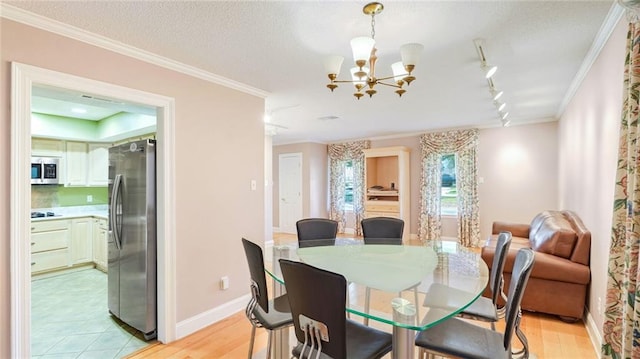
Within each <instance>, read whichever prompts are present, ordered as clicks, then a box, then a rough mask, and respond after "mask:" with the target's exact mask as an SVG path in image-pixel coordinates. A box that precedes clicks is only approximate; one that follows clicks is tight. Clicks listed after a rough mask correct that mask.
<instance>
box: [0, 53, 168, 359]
mask: <svg viewBox="0 0 640 359" xmlns="http://www.w3.org/2000/svg"><path fill="white" fill-rule="evenodd" d="M11 70H12V78H11V158H12V159H13V161H12V162H11V211H10V212H11V217H10V222H9V225H10V245H11V253H10V256H11V264H10V265H11V356H12V357H13V358H27V357H30V352H31V349H30V344H31V265H30V263H31V260H30V245H29V243H30V240H29V238H30V235H31V231H30V222H31V217H30V212H31V181H30V174H29V170H28V164H29V163H30V158H31V93H32V87H33V85H34V84H38V85H47V86H54V87H59V88H63V89H68V90H72V91H78V92H85V93H91V94H95V95H99V96H105V97H110V98H117V99H123V100H125V101H128V102H135V103H140V104H144V105H148V106H153V107H156V109H157V126H158V128H157V132H156V137H157V138H158V148H157V196H158V199H157V216H158V221H157V222H158V228H157V230H158V234H157V240H158V277H157V280H158V287H157V290H158V294H159V295H158V304H157V308H158V340H159V341H161V342H164V343H167V342H170V341H173V340H175V339H176V290H175V288H176V284H175V282H176V276H175V272H176V261H175V256H174V253H175V237H176V236H175V208H176V206H175V195H174V193H175V176H174V173H175V171H174V169H175V138H174V133H175V131H174V127H175V100H174V99H173V98H170V97H166V96H162V95H157V94H153V93H149V92H144V91H140V90H136V89H131V88H127V87H123V86H118V85H114V84H109V83H106V82H101V81H96V80H91V79H87V78H83V77H79V76H74V75H70V74H66V73H62V72H57V71H53V70H48V69H44V68H39V67H36V66H31V65H26V64H22V63H18V62H12V63H11Z"/></svg>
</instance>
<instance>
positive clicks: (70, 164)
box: [64, 141, 88, 186]
mask: <svg viewBox="0 0 640 359" xmlns="http://www.w3.org/2000/svg"><path fill="white" fill-rule="evenodd" d="M87 148H88V147H87V144H86V143H85V142H71V141H67V158H66V170H67V176H66V177H65V178H66V181H65V184H64V185H65V186H86V185H87V167H88V166H87V159H88V156H87Z"/></svg>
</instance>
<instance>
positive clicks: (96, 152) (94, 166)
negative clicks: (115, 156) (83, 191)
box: [87, 143, 109, 186]
mask: <svg viewBox="0 0 640 359" xmlns="http://www.w3.org/2000/svg"><path fill="white" fill-rule="evenodd" d="M88 166H89V168H88V169H87V170H88V171H87V182H88V183H87V184H88V185H89V186H107V185H108V178H109V145H106V144H104V143H90V144H89V160H88Z"/></svg>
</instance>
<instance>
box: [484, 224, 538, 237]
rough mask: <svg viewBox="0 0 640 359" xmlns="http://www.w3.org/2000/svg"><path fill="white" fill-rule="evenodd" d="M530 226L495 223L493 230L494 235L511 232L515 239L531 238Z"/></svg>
mask: <svg viewBox="0 0 640 359" xmlns="http://www.w3.org/2000/svg"><path fill="white" fill-rule="evenodd" d="M529 229H530V226H529V225H528V224H521V223H510V222H493V227H492V229H491V233H492V234H499V233H500V232H511V235H512V236H514V237H523V238H529Z"/></svg>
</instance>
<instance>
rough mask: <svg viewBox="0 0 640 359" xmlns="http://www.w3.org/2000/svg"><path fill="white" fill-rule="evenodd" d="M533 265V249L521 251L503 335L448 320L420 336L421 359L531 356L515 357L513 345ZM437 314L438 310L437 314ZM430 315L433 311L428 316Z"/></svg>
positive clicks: (506, 311)
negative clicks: (436, 358) (431, 357)
mask: <svg viewBox="0 0 640 359" xmlns="http://www.w3.org/2000/svg"><path fill="white" fill-rule="evenodd" d="M534 262H535V255H534V252H533V250H531V249H530V248H522V249H520V250H518V253H517V255H516V259H515V262H514V265H513V272H512V275H511V282H510V283H509V291H508V293H507V303H506V306H505V329H504V332H503V333H499V332H497V331H495V330H493V329H490V328H485V327H481V326H478V325H475V324H473V323H472V322H468V321H465V320H463V319H458V318H451V319H447V320H445V321H443V322H441V323H440V324H437V325H435V326H433V327H431V328H428V329H426V330H423V331H421V332H420V333H418V335H417V336H416V341H415V344H416V346H418V347H419V348H420V349H421V350H420V357H421V358H422V357H423V356H424V355H425V354H428V355H429V356H433V355H434V354H435V355H445V356H455V357H462V358H476V359H501V358H506V359H509V358H513V357H514V354H518V355H519V356H520V355H522V357H524V358H526V357H528V355H529V353H528V352H524V353H521V351H520V352H517V353H513V352H512V348H511V341H512V339H513V335H514V333H515V332H516V329H517V328H518V327H519V325H520V320H521V316H522V314H521V311H520V303H521V302H522V297H523V295H524V291H525V288H526V286H527V282H528V280H529V276H530V274H531V270H532V268H533V264H534ZM436 311H437V309H436V310H434V312H436ZM431 313H432V312H431V311H430V312H429V313H428V314H427V315H429V314H431Z"/></svg>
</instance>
